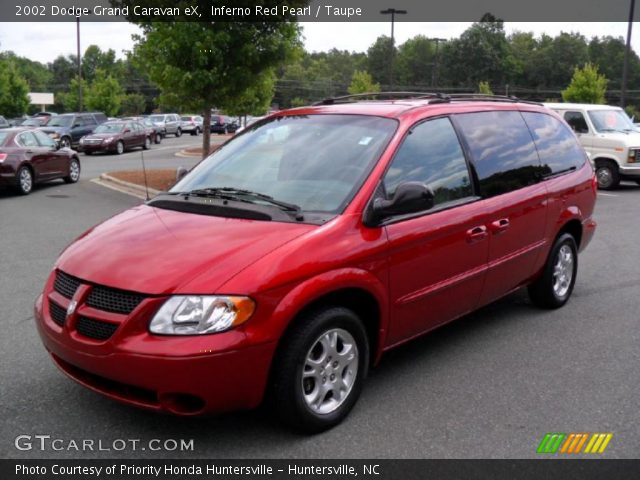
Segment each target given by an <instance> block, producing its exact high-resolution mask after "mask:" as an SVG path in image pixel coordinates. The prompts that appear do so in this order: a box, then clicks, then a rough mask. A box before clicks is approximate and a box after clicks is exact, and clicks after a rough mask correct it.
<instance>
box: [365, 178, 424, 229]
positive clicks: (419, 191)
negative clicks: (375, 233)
mask: <svg viewBox="0 0 640 480" xmlns="http://www.w3.org/2000/svg"><path fill="white" fill-rule="evenodd" d="M434 197H435V196H434V193H433V191H432V190H431V189H430V188H429V187H427V186H426V185H425V184H424V183H421V182H405V183H401V184H400V185H398V188H396V192H395V194H394V195H393V198H392V199H390V200H385V199H384V198H376V199H375V200H374V201H373V205H372V206H371V207H370V210H371V211H370V212H368V215H367V216H368V217H369V218H367V219H366V220H365V221H366V223H367V224H372V225H377V224H379V223H380V221H382V220H384V219H385V218H388V217H391V216H394V215H407V214H410V213H417V212H422V211H424V210H429V209H431V208H433V204H434Z"/></svg>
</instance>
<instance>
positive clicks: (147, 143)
mask: <svg viewBox="0 0 640 480" xmlns="http://www.w3.org/2000/svg"><path fill="white" fill-rule="evenodd" d="M150 148H151V137H144V145H143V146H142V149H143V150H149V149H150Z"/></svg>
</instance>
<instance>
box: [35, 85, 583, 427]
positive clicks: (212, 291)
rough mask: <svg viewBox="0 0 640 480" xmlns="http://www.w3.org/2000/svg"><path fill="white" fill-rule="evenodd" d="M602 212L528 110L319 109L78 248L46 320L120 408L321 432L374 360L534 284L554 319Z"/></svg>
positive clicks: (474, 105) (51, 293)
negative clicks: (242, 418) (261, 411)
mask: <svg viewBox="0 0 640 480" xmlns="http://www.w3.org/2000/svg"><path fill="white" fill-rule="evenodd" d="M595 198H596V180H595V177H594V172H593V168H592V167H591V165H590V163H589V162H588V161H587V157H586V154H585V152H584V150H583V149H582V148H581V147H580V146H579V144H578V142H577V140H576V137H575V136H574V134H573V133H572V132H571V130H570V129H569V128H568V127H567V125H566V124H565V123H564V122H563V121H562V120H561V119H560V118H559V117H558V116H557V115H556V114H555V113H553V112H551V111H550V110H547V109H546V108H544V107H542V106H540V105H538V104H531V103H525V102H520V101H516V100H514V99H511V98H500V97H490V98H488V99H484V100H482V99H481V98H479V97H476V96H470V97H464V96H460V97H456V96H443V95H425V96H424V97H422V98H403V99H396V100H377V101H353V99H350V98H342V99H330V100H326V101H324V102H322V103H321V104H319V105H317V106H313V107H305V108H299V109H293V110H289V111H284V112H280V113H277V114H275V115H274V116H271V117H269V118H266V119H264V120H262V121H260V122H258V123H257V124H255V125H253V126H252V127H250V128H249V129H247V130H245V131H244V132H243V133H242V134H241V135H238V136H237V137H235V138H234V139H232V140H230V141H229V142H227V143H226V144H225V145H223V146H222V147H221V148H220V149H218V150H217V151H216V152H215V153H214V154H213V155H211V156H210V157H209V158H208V159H206V160H204V161H203V162H202V163H200V164H199V165H198V166H196V167H195V168H194V169H193V170H192V171H191V172H190V173H189V174H188V175H187V176H186V177H184V178H183V179H182V180H180V181H179V182H178V183H177V184H176V185H175V187H173V188H172V189H171V190H170V191H169V192H166V193H162V194H160V195H158V196H157V197H155V198H154V199H152V200H151V201H148V202H147V203H146V204H144V205H140V206H138V207H135V208H132V209H130V210H128V211H126V212H124V213H121V214H119V215H117V216H115V217H113V218H111V219H110V220H108V221H106V222H104V223H102V224H100V225H98V226H96V227H94V228H92V229H90V230H89V231H87V232H86V233H85V234H83V235H82V236H81V237H79V238H78V239H77V240H76V241H75V242H74V243H72V244H71V245H70V246H69V247H68V248H67V249H66V250H65V251H64V252H63V254H62V255H61V256H60V258H59V260H58V261H57V262H56V264H55V267H54V269H53V271H52V273H51V275H50V277H49V278H48V280H47V282H46V285H45V287H44V292H43V294H42V295H41V296H40V297H39V298H38V299H37V301H36V304H35V318H36V323H37V326H38V330H39V332H40V335H41V337H42V340H43V342H44V345H45V347H46V348H47V350H48V351H49V352H50V353H51V356H52V358H53V361H54V362H55V364H56V365H57V366H58V367H59V368H60V369H61V370H62V371H63V372H64V373H66V374H67V375H68V376H70V377H71V378H73V379H74V380H76V381H77V382H79V383H81V384H83V385H85V386H86V387H88V388H90V389H92V390H95V391H97V392H100V393H103V394H105V395H107V396H109V397H111V398H114V399H117V400H120V401H123V402H126V403H128V404H132V405H137V406H140V407H145V408H149V409H153V410H158V411H166V412H171V413H175V414H180V415H195V414H202V413H211V412H221V411H227V410H232V409H246V408H253V407H256V406H257V405H258V404H260V403H261V402H262V400H263V397H268V398H270V399H272V400H273V407H274V408H275V409H276V411H277V412H278V413H279V415H280V416H281V418H282V419H283V420H285V421H286V422H287V423H289V424H291V425H293V426H295V427H297V428H299V429H303V430H306V431H320V430H323V429H326V428H329V427H331V426H333V425H335V424H337V423H338V422H339V421H340V420H342V419H343V418H344V417H345V416H346V415H347V414H348V412H349V410H350V409H351V408H352V407H353V405H354V404H355V402H356V400H357V398H358V396H359V394H360V391H361V389H362V384H363V381H364V379H365V377H366V375H367V370H368V368H369V366H370V365H372V364H375V363H376V362H377V361H378V360H379V359H380V356H381V355H382V353H383V352H384V351H385V350H388V349H390V348H392V347H394V346H396V345H398V344H400V343H403V342H405V341H407V340H409V339H411V338H413V337H415V336H417V335H420V334H423V333H425V332H427V331H429V330H432V329H434V328H435V327H438V326H440V325H442V324H444V323H446V322H449V321H451V320H453V319H455V318H457V317H460V316H462V315H464V314H466V313H468V312H471V311H472V310H475V309H477V308H479V307H480V306H482V305H485V304H487V303H489V302H492V301H494V300H496V299H498V298H500V297H502V296H504V295H506V294H508V293H509V292H511V291H513V290H514V289H516V288H519V287H522V286H525V285H528V287H529V292H530V296H531V298H532V301H533V302H534V303H535V304H537V305H540V306H542V307H546V308H556V307H560V306H562V305H564V304H565V302H567V300H568V299H569V296H570V295H571V292H572V290H573V286H574V282H575V280H576V274H577V265H578V258H577V254H578V251H579V250H581V249H583V248H585V247H586V245H587V244H588V243H589V241H590V240H591V238H592V235H593V233H594V230H595V226H596V224H595V222H594V221H593V220H592V213H593V209H594V204H595ZM267 394H268V395H267Z"/></svg>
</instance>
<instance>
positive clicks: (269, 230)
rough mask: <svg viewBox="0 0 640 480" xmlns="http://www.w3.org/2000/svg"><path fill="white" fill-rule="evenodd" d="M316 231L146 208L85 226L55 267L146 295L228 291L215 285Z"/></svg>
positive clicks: (277, 224)
mask: <svg viewBox="0 0 640 480" xmlns="http://www.w3.org/2000/svg"><path fill="white" fill-rule="evenodd" d="M315 228H317V227H314V226H313V225H304V224H295V223H283V222H269V221H257V220H245V219H235V218H222V217H213V216H206V215H196V214H191V213H183V212H175V211H170V210H162V209H159V208H155V207H150V206H148V205H141V206H139V207H135V208H133V209H130V210H127V211H125V212H123V213H121V214H119V215H116V216H115V217H113V218H111V219H109V220H107V221H106V222H104V223H102V224H100V225H97V226H96V227H94V228H92V229H90V230H88V231H87V232H86V233H85V234H83V235H82V236H81V237H80V238H78V239H77V240H76V241H75V242H73V243H72V244H71V245H70V246H69V247H67V249H66V250H65V251H64V252H63V254H62V255H61V256H60V258H59V260H58V262H57V263H56V266H57V267H58V268H60V269H61V270H63V271H64V272H66V273H68V274H70V275H73V276H75V277H78V278H81V279H83V280H86V281H88V282H91V283H97V284H101V285H106V286H110V287H113V288H119V289H123V290H131V291H135V292H141V293H147V294H156V295H159V294H170V293H184V294H206V293H230V292H217V291H216V290H217V289H218V288H219V287H220V286H222V285H223V284H224V283H226V282H227V281H228V280H230V279H231V278H232V277H233V276H234V275H236V274H237V273H239V272H240V271H242V270H243V269H245V268H246V267H248V266H249V265H251V264H253V263H254V262H256V261H257V260H259V259H260V258H262V257H263V256H265V255H266V254H268V253H270V252H272V251H273V250H275V249H277V248H278V247H280V246H282V245H284V244H285V243H287V242H289V241H291V240H293V239H294V238H296V237H299V236H300V235H303V234H304V233H306V232H309V231H312V230H314V229H315ZM231 293H237V294H242V293H244V292H231Z"/></svg>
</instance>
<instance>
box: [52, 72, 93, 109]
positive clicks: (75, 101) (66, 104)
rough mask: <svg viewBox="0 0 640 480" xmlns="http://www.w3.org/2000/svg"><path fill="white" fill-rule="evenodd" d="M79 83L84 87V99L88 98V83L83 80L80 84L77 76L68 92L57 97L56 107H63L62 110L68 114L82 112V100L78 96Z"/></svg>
mask: <svg viewBox="0 0 640 480" xmlns="http://www.w3.org/2000/svg"><path fill="white" fill-rule="evenodd" d="M79 83H80V84H81V85H82V87H81V88H82V98H86V95H87V82H85V81H84V79H82V82H78V77H77V76H75V77H73V79H72V80H71V82H69V88H68V90H69V91H68V92H60V93H58V94H57V95H56V105H58V104H59V105H61V106H62V109H63V110H64V111H66V112H77V111H79V110H80V98H79V96H78V90H79Z"/></svg>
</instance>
